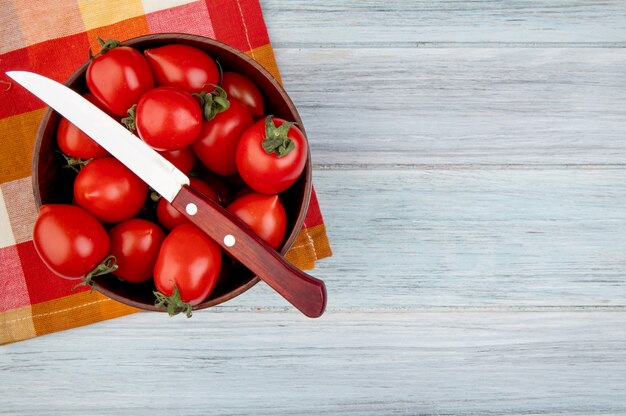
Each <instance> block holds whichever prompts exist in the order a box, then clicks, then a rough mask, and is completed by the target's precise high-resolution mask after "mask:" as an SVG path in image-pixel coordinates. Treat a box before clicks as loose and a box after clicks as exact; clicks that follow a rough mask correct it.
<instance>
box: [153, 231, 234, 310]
mask: <svg viewBox="0 0 626 416" xmlns="http://www.w3.org/2000/svg"><path fill="white" fill-rule="evenodd" d="M221 266H222V250H221V248H220V246H219V245H218V244H217V243H216V242H215V241H213V240H211V239H210V238H209V236H207V235H206V234H205V233H203V232H202V231H201V230H200V229H199V228H198V227H196V226H195V225H193V224H183V225H181V226H179V227H176V229H175V230H174V231H172V232H171V233H170V234H169V235H168V236H167V237H165V240H164V241H163V244H162V245H161V250H160V251H159V256H158V258H157V262H156V265H155V266H154V284H155V286H156V288H157V290H158V292H154V294H155V296H156V297H157V302H156V305H157V306H165V307H167V312H168V313H169V314H170V316H171V315H175V314H177V313H180V312H186V313H187V316H188V317H189V316H191V306H192V305H197V304H199V303H200V302H202V301H203V300H205V299H206V298H207V297H208V296H209V294H210V293H211V291H212V290H213V288H214V287H215V284H216V283H217V278H218V275H219V273H220V268H221ZM175 288H176V290H175Z"/></svg>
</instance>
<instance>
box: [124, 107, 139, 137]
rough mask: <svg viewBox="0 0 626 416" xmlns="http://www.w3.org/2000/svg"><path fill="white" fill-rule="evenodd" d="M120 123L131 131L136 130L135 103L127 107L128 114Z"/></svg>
mask: <svg viewBox="0 0 626 416" xmlns="http://www.w3.org/2000/svg"><path fill="white" fill-rule="evenodd" d="M122 124H123V125H125V126H126V128H127V129H128V130H130V131H131V132H134V131H135V130H137V104H133V106H132V107H131V108H129V109H128V116H126V117H124V118H123V119H122Z"/></svg>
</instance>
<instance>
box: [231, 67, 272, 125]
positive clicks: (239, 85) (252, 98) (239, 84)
mask: <svg viewBox="0 0 626 416" xmlns="http://www.w3.org/2000/svg"><path fill="white" fill-rule="evenodd" d="M221 86H222V88H224V90H225V91H226V94H228V98H229V99H230V98H235V99H237V100H239V101H241V103H242V104H243V105H245V106H246V108H247V109H248V111H249V112H250V115H251V116H252V117H254V118H256V117H259V116H261V115H263V96H262V95H261V91H259V89H258V88H257V86H256V85H255V84H254V82H252V80H250V78H247V77H245V76H243V75H241V74H238V73H237V72H224V73H223V74H222V84H221Z"/></svg>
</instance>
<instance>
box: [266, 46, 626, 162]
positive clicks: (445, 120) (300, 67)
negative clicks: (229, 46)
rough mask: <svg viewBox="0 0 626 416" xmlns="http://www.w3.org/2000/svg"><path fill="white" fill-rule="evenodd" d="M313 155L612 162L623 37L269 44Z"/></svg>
mask: <svg viewBox="0 0 626 416" xmlns="http://www.w3.org/2000/svg"><path fill="white" fill-rule="evenodd" d="M277 57H278V59H279V63H280V67H281V71H282V76H283V81H284V85H285V87H286V89H287V92H288V93H289V94H290V95H291V97H292V99H293V100H294V102H295V103H296V105H297V107H298V109H299V112H300V115H301V116H302V119H303V121H304V123H305V126H306V128H307V131H308V134H309V137H310V141H311V147H312V154H313V162H314V164H315V165H316V166H320V165H324V166H326V165H330V166H331V167H332V166H334V165H345V164H348V165H357V166H358V165H376V164H383V165H405V166H408V167H410V168H412V167H413V166H415V165H418V166H419V165H432V164H453V165H458V164H498V165H506V164H548V165H555V164H582V165H585V164H616V163H617V164H621V163H623V162H624V157H625V155H626V141H624V140H623V138H624V137H626V123H624V111H623V108H624V103H626V77H625V76H624V69H623V68H625V67H626V49H486V48H479V49H423V50H422V49H408V50H403V49H279V50H277Z"/></svg>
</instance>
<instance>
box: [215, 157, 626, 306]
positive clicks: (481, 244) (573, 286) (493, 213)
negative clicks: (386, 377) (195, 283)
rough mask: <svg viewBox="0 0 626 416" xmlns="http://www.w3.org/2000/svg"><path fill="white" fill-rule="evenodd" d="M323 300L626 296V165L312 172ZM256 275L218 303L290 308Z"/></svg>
mask: <svg viewBox="0 0 626 416" xmlns="http://www.w3.org/2000/svg"><path fill="white" fill-rule="evenodd" d="M313 177H314V182H315V184H316V190H317V194H318V198H319V200H320V203H321V206H322V207H323V208H324V215H325V220H326V224H327V229H328V232H329V235H330V239H331V242H332V244H333V252H334V256H333V257H332V258H330V259H325V260H324V261H321V262H319V263H318V264H317V265H316V269H315V270H312V271H311V274H312V275H314V276H316V277H320V278H322V279H323V280H324V281H325V282H326V285H327V289H328V310H329V311H338V310H341V311H347V310H369V309H376V310H388V309H391V310H396V309H397V310H414V309H416V308H439V307H455V308H458V307H472V308H474V307H488V308H515V309H517V308H534V307H539V308H544V307H547V308H550V307H555V306H563V307H570V308H574V307H615V308H625V307H626V281H625V280H624V270H625V269H626V210H625V209H624V206H626V171H625V170H623V169H585V170H582V169H571V170H561V169H551V170H546V169H539V170H533V169H523V170H522V169H518V170H510V169H494V170H485V169H475V170H470V169H460V170H429V171H424V170H416V171H406V170H343V171H337V170H332V171H315V172H314V174H313ZM288 306H289V305H288V304H287V303H286V302H285V301H283V300H282V299H280V298H279V297H278V296H276V295H275V294H273V293H272V292H271V290H269V289H267V288H264V287H263V285H258V287H255V288H253V290H251V291H250V292H247V293H245V294H244V295H243V296H240V297H238V298H236V299H233V300H231V301H230V302H228V303H226V304H225V307H228V308H233V309H240V308H249V309H258V308H261V309H269V310H272V309H273V308H287V307H288Z"/></svg>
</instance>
